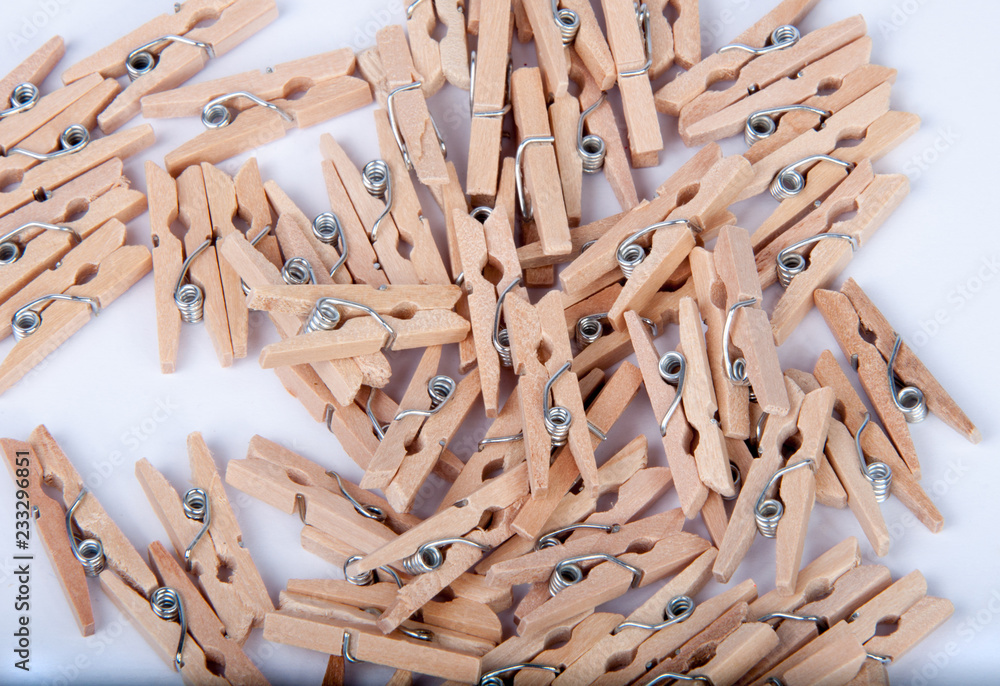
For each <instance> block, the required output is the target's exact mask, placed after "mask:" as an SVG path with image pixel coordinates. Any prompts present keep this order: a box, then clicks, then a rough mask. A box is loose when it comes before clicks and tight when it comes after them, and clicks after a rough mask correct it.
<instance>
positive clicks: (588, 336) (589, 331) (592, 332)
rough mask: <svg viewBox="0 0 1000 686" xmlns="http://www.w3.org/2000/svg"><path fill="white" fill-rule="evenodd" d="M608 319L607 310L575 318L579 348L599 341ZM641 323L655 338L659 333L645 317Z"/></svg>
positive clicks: (650, 320)
mask: <svg viewBox="0 0 1000 686" xmlns="http://www.w3.org/2000/svg"><path fill="white" fill-rule="evenodd" d="M607 321H608V313H607V312H599V313H596V314H588V315H586V316H585V317H580V318H579V319H577V320H576V329H575V334H574V339H575V340H576V343H577V345H578V346H579V347H580V350H583V349H584V348H586V347H587V346H589V345H592V344H594V343H596V342H597V341H599V340H600V339H601V338H602V337H603V336H604V323H605V322H607ZM642 323H643V324H645V325H646V326H648V327H649V329H650V331H652V333H653V337H654V338H655V337H656V336H657V335H659V332H658V329H657V327H656V323H655V322H653V320H652V319H648V318H647V317H643V318H642Z"/></svg>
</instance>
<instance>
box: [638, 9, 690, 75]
mask: <svg viewBox="0 0 1000 686" xmlns="http://www.w3.org/2000/svg"><path fill="white" fill-rule="evenodd" d="M646 4H647V5H648V6H649V32H650V35H651V36H652V45H653V54H652V56H653V63H652V64H651V65H650V67H649V75H650V78H652V79H656V78H659V77H660V76H662V75H663V73H664V72H665V71H667V70H668V69H670V67H671V66H673V65H674V64H678V65H680V66H681V67H683V68H684V69H691V68H692V67H693V66H694V65H695V64H697V63H698V62H700V61H701V29H700V23H699V19H698V4H697V3H696V2H692V1H691V0H651V1H649V2H647V3H646ZM668 6H669V7H671V8H672V9H673V11H674V12H675V13H676V18H675V19H674V21H673V25H671V23H670V22H669V21H667V16H666V11H667V7H668Z"/></svg>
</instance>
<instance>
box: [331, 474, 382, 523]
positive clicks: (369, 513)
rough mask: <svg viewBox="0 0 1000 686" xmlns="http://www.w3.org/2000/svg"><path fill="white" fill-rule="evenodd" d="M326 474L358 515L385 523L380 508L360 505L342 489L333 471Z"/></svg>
mask: <svg viewBox="0 0 1000 686" xmlns="http://www.w3.org/2000/svg"><path fill="white" fill-rule="evenodd" d="M326 474H327V476H332V477H333V478H334V479H336V480H337V486H339V487H340V493H341V495H343V496H344V497H345V498H347V501H348V502H349V503H351V505H353V506H354V509H355V510H357V512H358V514H359V515H361V516H362V517H367V518H368V519H374V520H375V521H376V522H384V521H385V511H384V510H383V509H382V508H381V507H376V506H374V505H362V504H361V503H359V502H358V501H357V500H356V499H355V498H354V496H352V495H351V494H350V493H348V492H347V489H346V488H344V482H343V481H342V480H341V478H340V474H338V473H337V472H335V471H333V470H327V472H326Z"/></svg>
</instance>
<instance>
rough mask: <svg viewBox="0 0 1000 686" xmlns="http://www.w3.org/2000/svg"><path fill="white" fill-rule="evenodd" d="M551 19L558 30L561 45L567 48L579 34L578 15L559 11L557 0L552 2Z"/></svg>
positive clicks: (572, 12) (563, 10)
mask: <svg viewBox="0 0 1000 686" xmlns="http://www.w3.org/2000/svg"><path fill="white" fill-rule="evenodd" d="M552 19H553V20H554V21H555V22H556V26H557V27H558V28H559V36H560V38H562V44H563V45H566V46H569V45H572V44H573V41H575V40H576V34H577V33H579V32H580V15H579V14H577V13H576V12H574V11H573V10H569V9H559V0H552Z"/></svg>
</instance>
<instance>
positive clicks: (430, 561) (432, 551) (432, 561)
mask: <svg viewBox="0 0 1000 686" xmlns="http://www.w3.org/2000/svg"><path fill="white" fill-rule="evenodd" d="M460 544H464V545H471V546H473V547H476V548H479V549H480V550H482V551H489V548H487V547H486V546H484V545H480V544H479V543H476V542H475V541H470V540H468V539H467V538H442V539H440V540H437V541H431V542H429V543H424V544H423V545H422V546H420V547H419V548H417V551H416V552H415V553H413V554H412V555H410V556H409V557H406V558H403V560H402V561H401V562H400V564H402V565H403V569H404V570H405V571H406V573H407V574H410V575H412V576H417V575H419V574H426V573H427V572H433V571H434V570H435V569H437V568H438V567H440V566H441V565H442V564H444V551H443V550H442V548H444V547H445V546H450V545H460Z"/></svg>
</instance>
